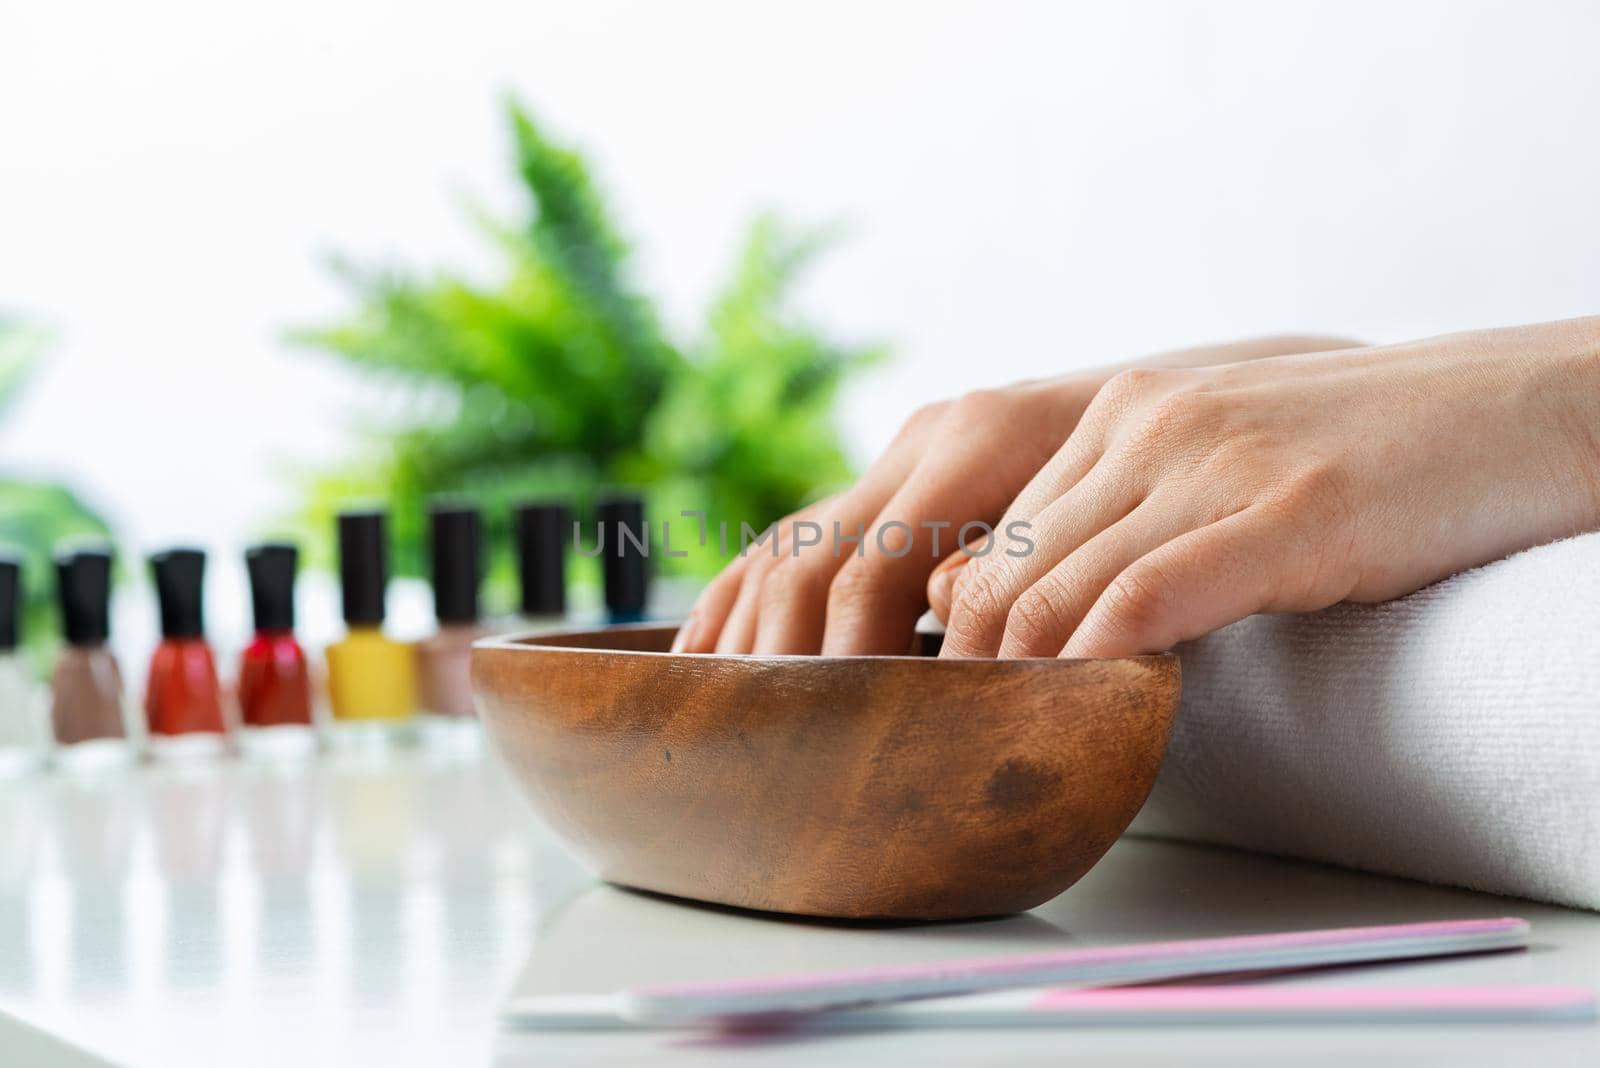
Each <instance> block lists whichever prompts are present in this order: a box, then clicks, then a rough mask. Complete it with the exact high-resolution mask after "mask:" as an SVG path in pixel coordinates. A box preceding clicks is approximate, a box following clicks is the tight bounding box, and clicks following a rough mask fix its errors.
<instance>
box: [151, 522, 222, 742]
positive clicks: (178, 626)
mask: <svg viewBox="0 0 1600 1068" xmlns="http://www.w3.org/2000/svg"><path fill="white" fill-rule="evenodd" d="M150 571H151V574H152V575H153V576H154V578H155V583H156V599H157V600H158V601H159V603H160V606H161V644H159V645H157V646H156V651H155V653H154V655H152V656H151V658H150V674H149V676H148V681H147V683H146V685H145V715H146V717H147V718H148V722H149V726H150V753H151V755H152V756H155V757H158V758H161V759H173V760H190V759H199V758H209V757H216V756H220V755H222V753H223V752H224V751H225V750H226V743H227V724H226V723H225V721H224V720H223V715H222V686H221V683H220V682H219V681H218V679H217V661H216V657H215V655H214V654H213V653H212V651H211V643H210V642H209V641H207V640H206V636H205V613H204V610H203V598H202V587H203V586H204V583H205V572H206V554H205V553H204V552H203V551H201V550H199V549H169V550H167V551H166V552H160V553H156V554H155V555H154V556H152V557H151V558H150Z"/></svg>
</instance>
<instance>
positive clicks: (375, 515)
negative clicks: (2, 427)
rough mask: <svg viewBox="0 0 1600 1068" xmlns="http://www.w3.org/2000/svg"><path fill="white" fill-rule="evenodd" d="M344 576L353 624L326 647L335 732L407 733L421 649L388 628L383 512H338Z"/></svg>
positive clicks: (384, 736)
mask: <svg viewBox="0 0 1600 1068" xmlns="http://www.w3.org/2000/svg"><path fill="white" fill-rule="evenodd" d="M339 578H340V584H341V587H342V593H343V596H344V621H345V626H346V627H348V628H349V630H348V633H347V634H346V635H345V636H344V637H343V638H341V639H340V640H339V641H337V642H335V643H333V644H332V645H330V646H328V697H329V700H330V702H331V704H332V706H333V719H334V724H335V726H336V728H337V730H336V737H339V738H341V739H342V740H367V739H371V740H374V741H380V740H393V739H394V738H396V737H397V736H402V737H403V736H405V735H407V734H409V732H410V727H411V720H412V718H413V717H414V716H415V715H416V709H417V668H416V655H415V653H414V651H413V649H412V647H411V646H410V645H409V644H407V643H405V642H398V641H395V640H394V639H393V638H390V637H389V636H388V635H387V634H385V633H384V632H383V617H384V594H385V592H386V590H387V588H388V584H389V567H388V551H387V544H386V540H385V536H384V517H383V513H382V512H347V513H345V514H343V515H341V516H339Z"/></svg>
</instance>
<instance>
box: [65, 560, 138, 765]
mask: <svg viewBox="0 0 1600 1068" xmlns="http://www.w3.org/2000/svg"><path fill="white" fill-rule="evenodd" d="M56 579H57V594H58V596H59V598H60V603H61V624H62V631H63V635H64V636H65V638H66V645H64V646H63V647H62V649H61V653H60V655H59V656H58V657H57V659H56V667H55V673H54V675H53V676H52V679H51V687H50V689H51V704H50V720H51V723H52V725H53V728H54V731H55V737H56V745H57V748H56V751H55V761H56V763H57V764H59V765H61V766H62V767H65V768H73V769H78V768H82V769H89V768H97V767H103V766H107V765H118V764H126V763H128V762H130V761H131V760H132V759H133V756H134V752H133V746H132V745H131V744H130V743H129V741H128V726H127V720H126V718H125V713H124V707H123V701H124V697H123V692H122V670H121V669H120V668H119V667H118V666H117V658H116V657H115V656H113V655H112V653H111V649H110V648H109V647H108V646H107V644H106V643H107V641H108V639H109V638H110V636H111V552H110V550H107V549H82V550H78V551H75V552H70V553H66V554H64V555H62V556H59V557H57V558H56Z"/></svg>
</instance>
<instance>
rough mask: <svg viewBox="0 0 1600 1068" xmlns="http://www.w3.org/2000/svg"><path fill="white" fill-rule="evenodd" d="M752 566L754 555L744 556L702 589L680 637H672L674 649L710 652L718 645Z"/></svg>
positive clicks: (681, 628) (687, 651)
mask: <svg viewBox="0 0 1600 1068" xmlns="http://www.w3.org/2000/svg"><path fill="white" fill-rule="evenodd" d="M749 569H750V558H749V557H747V556H741V557H739V558H738V559H736V560H734V561H733V563H731V564H729V565H728V566H727V567H725V568H723V569H722V573H721V574H719V575H718V576H717V577H716V578H714V579H712V580H711V582H710V584H709V585H707V586H706V588H705V589H704V590H702V591H701V592H700V596H699V597H696V598H695V601H694V605H693V606H692V607H691V608H690V609H689V615H688V616H687V617H686V618H685V619H684V621H683V625H682V626H680V627H679V628H678V634H677V636H676V637H675V638H673V639H672V651H673V652H675V653H709V652H711V650H713V649H715V648H716V647H717V638H718V637H719V636H720V635H721V633H722V624H723V622H724V621H725V620H726V619H727V618H728V613H729V612H730V611H732V610H733V602H734V600H735V599H736V598H738V596H739V588H740V586H741V585H742V584H743V583H744V578H745V572H747V571H748V570H749Z"/></svg>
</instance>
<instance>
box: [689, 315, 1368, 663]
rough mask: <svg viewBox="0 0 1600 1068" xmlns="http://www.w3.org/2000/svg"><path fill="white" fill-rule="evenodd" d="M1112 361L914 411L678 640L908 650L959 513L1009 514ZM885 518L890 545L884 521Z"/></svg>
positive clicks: (1276, 349) (1299, 343)
mask: <svg viewBox="0 0 1600 1068" xmlns="http://www.w3.org/2000/svg"><path fill="white" fill-rule="evenodd" d="M1349 344H1350V343H1349V342H1345V341H1341V340H1337V339H1330V338H1315V337H1295V338H1264V339H1259V340H1253V341H1247V342H1241V343H1238V344H1234V345H1221V346H1213V347H1208V348H1200V349H1189V350H1185V351H1182V352H1177V353H1171V354H1168V355H1165V356H1161V357H1156V358H1154V359H1153V360H1151V361H1146V362H1145V365H1146V366H1155V365H1165V366H1191V365H1198V364H1207V363H1224V362H1233V361H1236V360H1246V359H1252V358H1256V357H1261V356H1269V355H1276V354H1280V353H1285V352H1308V351H1314V350H1317V349H1329V348H1338V347H1344V346H1347V345H1349ZM1111 373H1112V372H1110V371H1103V372H1098V373H1089V374H1085V375H1074V376H1069V377H1066V378H1063V379H1059V380H1054V381H1041V382H1024V383H1021V384H1020V385H1016V386H1012V387H1009V388H1007V389H1000V390H989V391H983V392H979V393H971V394H968V395H966V396H964V397H962V398H960V399H958V400H954V401H949V402H946V403H941V404H935V405H932V406H931V407H928V408H924V409H922V410H921V411H919V412H917V414H916V415H914V416H912V418H911V420H910V421H909V422H907V423H906V425H905V426H904V427H903V428H902V429H901V430H900V433H899V434H898V436H896V438H895V440H894V442H893V443H892V444H891V445H890V446H889V449H888V450H887V451H886V452H885V453H884V455H883V456H882V457H881V458H880V459H879V460H878V461H877V462H876V463H875V464H873V465H872V467H871V469H870V470H868V471H867V473H866V474H865V475H864V476H863V477H862V478H861V480H860V481H859V482H858V483H857V484H856V485H854V486H853V487H851V488H850V489H849V490H846V491H845V492H843V493H841V494H839V495H837V496H835V497H831V498H828V499H827V500H824V501H821V502H819V503H817V504H815V505H812V506H811V507H809V508H807V509H805V510H804V511H802V512H800V513H798V514H796V515H794V516H790V517H788V518H786V519H784V520H782V521H781V522H780V523H778V524H777V528H776V529H777V538H778V541H777V551H776V553H774V552H772V551H771V550H769V549H767V548H766V547H765V546H762V547H752V548H751V549H750V551H749V554H748V555H744V556H741V557H740V558H739V559H737V560H735V561H734V562H733V563H732V564H730V565H729V566H728V568H727V569H726V570H725V571H724V572H723V573H722V574H721V575H719V576H718V577H717V578H716V579H715V580H714V581H713V582H712V583H711V584H710V585H709V586H708V587H707V588H706V590H705V592H704V593H703V594H702V595H701V597H700V599H699V601H698V602H697V603H696V605H695V608H694V610H693V611H692V612H691V613H690V615H689V618H688V620H686V621H685V623H684V625H683V627H682V628H681V630H680V631H679V633H678V638H677V641H676V643H675V645H674V649H676V650H678V651H685V652H712V651H716V652H722V653H749V652H756V653H816V652H819V651H821V652H826V653H832V654H851V653H900V652H904V651H905V649H906V646H907V644H908V643H909V641H910V637H911V631H912V628H913V626H914V625H915V622H916V619H917V617H918V616H919V615H920V614H921V613H922V611H923V609H924V607H925V606H926V605H927V592H926V588H927V583H928V578H929V575H930V573H931V572H932V571H933V569H934V567H935V566H936V565H937V564H938V562H939V560H940V559H942V558H946V557H948V556H949V555H950V554H951V553H952V552H953V551H954V550H955V549H956V547H957V546H956V537H957V534H958V532H959V531H960V530H961V528H962V527H963V525H965V524H967V523H972V522H981V523H988V524H991V525H992V524H994V523H995V522H996V521H997V520H998V519H999V518H1000V516H1001V514H1002V513H1003V512H1004V511H1005V510H1006V508H1007V506H1009V505H1010V504H1011V503H1012V501H1013V500H1014V499H1015V498H1016V496H1017V494H1018V492H1020V491H1021V490H1022V488H1023V487H1024V486H1026V485H1028V481H1029V479H1031V478H1033V477H1034V476H1035V475H1036V474H1037V473H1038V472H1039V471H1040V469H1041V468H1042V467H1044V465H1045V464H1046V463H1047V462H1048V461H1049V460H1050V458H1051V457H1052V456H1053V455H1055V454H1056V452H1057V450H1059V449H1060V448H1061V447H1062V445H1063V443H1065V442H1066V441H1067V438H1068V435H1070V434H1071V433H1072V431H1073V428H1074V427H1076V426H1077V424H1078V419H1079V417H1080V416H1081V415H1082V414H1083V412H1084V409H1085V408H1086V407H1088V405H1089V402H1090V400H1091V399H1092V398H1093V397H1094V395H1095V393H1096V391H1097V390H1098V389H1099V388H1100V386H1101V385H1102V383H1104V381H1105V380H1106V378H1107V377H1109V375H1110V374H1111ZM797 522H800V523H815V524H817V527H816V528H813V529H820V530H821V531H823V532H824V536H823V538H822V541H821V544H815V545H813V544H807V545H803V546H801V547H800V548H799V549H798V550H797V549H796V548H795V546H794V544H793V540H792V539H793V537H794V534H795V531H796V523H797ZM891 523H900V524H905V527H904V529H905V530H909V531H910V532H912V535H913V538H914V546H913V548H912V551H908V552H904V553H901V552H900V550H901V549H903V548H904V545H903V543H902V542H897V540H896V538H897V536H899V534H900V532H899V531H897V530H895V529H891V528H888V527H887V525H888V524H891ZM924 524H932V526H924ZM885 529H887V531H888V533H887V536H886V537H885V539H884V540H883V542H882V543H881V544H880V542H879V540H878V539H877V538H876V537H875V532H877V531H879V530H885ZM835 530H837V531H838V532H839V533H840V534H841V535H843V536H844V537H852V536H855V535H856V534H857V533H858V532H859V531H865V537H864V538H863V539H862V542H861V550H860V553H859V555H858V554H857V552H856V550H855V548H854V545H852V544H849V543H845V544H844V545H843V548H842V549H841V551H839V552H835V551H834V549H835V541H834V538H833V533H834V531H835ZM935 536H938V537H939V543H938V546H937V551H935V546H934V541H933V539H934V537H935ZM897 554H898V555H897Z"/></svg>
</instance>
